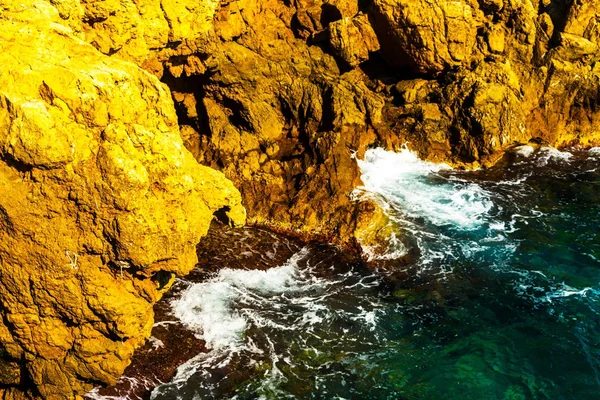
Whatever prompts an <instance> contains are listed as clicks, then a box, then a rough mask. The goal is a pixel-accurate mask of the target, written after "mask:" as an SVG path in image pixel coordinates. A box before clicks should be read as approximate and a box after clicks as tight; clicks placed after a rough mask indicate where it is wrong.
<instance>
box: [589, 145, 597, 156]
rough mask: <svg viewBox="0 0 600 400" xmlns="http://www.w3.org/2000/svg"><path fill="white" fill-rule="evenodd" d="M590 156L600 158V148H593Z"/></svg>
mask: <svg viewBox="0 0 600 400" xmlns="http://www.w3.org/2000/svg"><path fill="white" fill-rule="evenodd" d="M589 154H590V155H592V156H600V147H592V148H591V149H590V150H589Z"/></svg>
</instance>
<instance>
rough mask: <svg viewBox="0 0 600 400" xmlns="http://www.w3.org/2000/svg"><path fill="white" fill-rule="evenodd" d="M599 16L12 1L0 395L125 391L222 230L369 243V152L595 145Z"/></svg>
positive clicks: (495, 154)
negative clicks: (204, 249) (136, 360)
mask: <svg viewBox="0 0 600 400" xmlns="http://www.w3.org/2000/svg"><path fill="white" fill-rule="evenodd" d="M598 10H600V1H598V0H589V1H583V0H541V1H531V0H478V1H476V0H329V1H321V0H200V1H191V0H179V1H169V0H159V1H148V0H133V1H117V0H95V1H92V0H47V1H46V0H21V1H15V0H0V187H1V188H2V190H0V316H1V319H0V396H1V397H2V398H4V399H22V398H38V397H43V398H57V399H58V398H61V399H62V398H75V397H80V396H82V395H83V394H85V393H86V392H87V391H89V390H90V389H91V388H92V387H93V386H94V385H97V384H107V385H110V384H114V382H115V381H116V380H117V378H118V377H119V376H120V375H121V374H122V372H123V370H124V369H125V367H126V366H127V365H128V364H129V362H130V359H131V357H132V354H133V352H134V350H135V349H136V348H138V347H140V346H141V345H143V344H144V342H145V341H146V339H147V338H148V337H149V335H150V329H151V327H152V324H153V320H154V314H153V309H152V307H153V305H154V303H156V301H158V299H160V297H161V296H162V294H163V293H164V292H165V290H167V289H168V288H169V287H170V285H171V284H172V282H173V279H174V276H175V275H184V274H186V273H188V272H189V271H190V270H191V269H192V268H193V267H194V265H195V264H196V263H197V255H196V252H195V249H196V245H197V243H198V242H199V241H200V240H201V237H202V236H204V235H205V234H206V232H207V230H208V228H209V225H210V222H211V220H212V219H213V217H215V216H216V217H217V218H219V219H221V220H223V221H225V222H226V223H228V224H230V225H233V226H238V225H243V224H244V223H245V221H246V212H247V214H248V221H250V222H252V223H256V224H264V225H268V226H271V227H274V228H277V229H284V230H289V231H295V232H299V233H302V234H305V235H317V236H319V237H322V238H325V239H327V240H331V241H339V242H346V243H347V242H349V241H352V239H353V238H355V237H358V238H362V239H363V240H372V239H369V238H370V237H371V236H374V237H376V236H377V232H376V231H375V232H372V230H373V229H375V228H372V227H373V226H377V220H378V218H382V217H383V216H382V215H379V214H381V213H380V212H378V210H376V209H375V208H374V206H372V205H369V204H368V203H356V202H353V201H352V199H351V197H350V193H351V191H352V190H353V189H354V188H355V187H356V186H359V185H360V183H361V182H360V173H359V171H358V168H357V165H356V162H355V160H354V159H353V157H355V156H358V157H361V156H362V154H363V153H364V151H365V150H366V149H367V148H369V147H373V146H380V147H385V148H388V149H399V148H401V147H402V146H403V145H405V144H406V143H408V146H409V147H410V148H411V149H413V150H415V151H417V152H418V153H419V154H420V156H421V157H424V158H427V159H431V160H436V161H445V162H448V163H450V164H452V165H454V166H457V167H466V168H473V167H478V166H488V165H491V164H493V163H495V162H496V161H497V160H498V159H499V158H500V157H502V155H503V152H504V151H505V150H506V149H509V148H511V147H513V146H515V145H518V144H525V143H528V142H530V141H533V142H535V143H544V144H549V145H552V146H556V147H564V146H582V147H589V146H593V145H599V144H600V132H599V126H600V124H599V119H600V107H599V103H598V99H599V91H600V48H599V47H598V46H599V45H600V11H598ZM238 190H239V191H238ZM242 205H243V206H242ZM244 207H245V210H244ZM365 235H366V237H365Z"/></svg>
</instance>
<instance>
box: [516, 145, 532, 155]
mask: <svg viewBox="0 0 600 400" xmlns="http://www.w3.org/2000/svg"><path fill="white" fill-rule="evenodd" d="M513 150H514V152H515V154H518V155H519V156H521V157H525V158H529V157H530V156H531V155H532V154H533V152H534V151H535V149H534V148H533V147H532V146H529V145H525V146H518V147H515V148H514V149H513Z"/></svg>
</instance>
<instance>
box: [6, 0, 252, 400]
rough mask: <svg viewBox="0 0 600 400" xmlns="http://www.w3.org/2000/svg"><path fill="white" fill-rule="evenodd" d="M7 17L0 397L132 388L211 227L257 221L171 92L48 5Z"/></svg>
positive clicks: (19, 8)
mask: <svg viewBox="0 0 600 400" xmlns="http://www.w3.org/2000/svg"><path fill="white" fill-rule="evenodd" d="M0 10H2V11H1V12H0V28H1V29H0V316H1V318H0V396H1V397H2V398H24V397H31V396H34V397H37V396H42V397H45V398H72V397H73V396H74V395H82V394H84V393H85V392H86V391H88V390H89V389H90V388H91V387H92V385H93V384H98V383H107V384H110V383H114V382H115V380H116V379H117V378H118V377H119V375H120V374H121V373H122V371H123V369H124V368H125V367H126V366H127V365H128V363H129V359H130V357H131V355H132V353H133V351H134V349H135V348H136V347H138V346H139V345H140V344H141V343H143V341H145V340H146V339H147V338H148V336H149V334H150V329H151V327H152V324H153V313H152V305H153V304H154V303H155V302H156V301H157V300H158V299H159V298H160V297H161V295H162V293H163V292H164V291H165V290H166V288H168V287H169V286H170V284H171V283H172V281H173V278H174V276H175V275H176V274H186V273H187V272H189V270H190V269H191V268H192V267H193V266H194V265H195V263H196V261H197V257H196V253H195V248H196V244H197V243H198V242H199V240H200V237H201V236H203V235H204V234H206V231H207V230H208V226H209V224H210V221H211V220H212V218H213V214H214V213H215V212H219V213H220V214H223V216H224V217H225V218H228V219H229V221H230V222H231V223H232V224H243V223H244V222H245V211H244V209H243V207H242V206H241V198H240V194H239V192H238V191H237V190H236V189H235V187H234V186H233V184H232V183H231V182H230V181H229V180H227V179H226V178H225V177H224V176H223V174H222V173H220V172H217V171H215V170H212V169H210V168H207V167H203V166H200V165H199V164H198V163H197V162H196V161H195V160H194V158H193V156H192V155H191V154H190V153H189V152H188V151H187V150H185V148H184V146H183V144H182V140H181V137H180V133H179V127H178V125H177V117H176V114H175V110H174V107H173V102H172V99H171V95H170V92H169V91H168V89H167V88H166V87H165V86H164V85H163V84H162V83H160V82H159V81H158V79H156V78H155V77H154V76H152V75H150V74H149V73H147V72H145V71H143V70H141V69H140V68H138V67H137V66H135V65H134V64H132V63H129V62H125V61H122V60H119V59H117V58H110V57H108V56H105V55H103V54H101V53H100V52H98V51H97V50H96V49H94V48H93V47H92V46H91V45H89V44H87V43H85V42H84V41H82V40H81V39H79V38H77V37H76V35H75V34H74V33H73V31H72V30H71V29H70V28H68V27H67V26H66V25H65V23H64V20H63V19H62V18H61V14H59V13H58V12H57V10H56V8H55V7H53V6H51V5H50V4H47V3H44V2H41V1H31V2H29V3H24V2H17V3H14V4H13V3H7V2H0Z"/></svg>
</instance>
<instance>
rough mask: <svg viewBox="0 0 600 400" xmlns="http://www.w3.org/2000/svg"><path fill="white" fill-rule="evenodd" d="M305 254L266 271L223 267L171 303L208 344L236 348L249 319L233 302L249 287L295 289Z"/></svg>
mask: <svg viewBox="0 0 600 400" xmlns="http://www.w3.org/2000/svg"><path fill="white" fill-rule="evenodd" d="M305 255H306V252H305V251H301V252H299V253H297V254H295V255H294V256H293V257H292V258H290V260H289V261H288V262H287V263H286V264H285V265H283V266H281V267H277V268H271V269H268V270H266V271H260V270H255V271H243V270H233V269H228V268H226V269H222V270H221V271H219V274H218V275H217V276H216V277H215V278H213V279H211V280H209V281H207V282H203V283H197V284H193V285H191V286H190V287H189V288H188V289H186V290H185V291H184V292H183V294H182V295H181V297H180V298H179V299H178V300H176V301H175V302H174V303H173V304H172V306H173V313H174V314H175V316H176V317H177V318H178V319H179V320H180V321H181V323H183V324H184V325H185V326H186V327H188V328H189V329H191V330H192V331H194V332H196V334H197V336H198V337H199V338H200V339H202V340H204V341H205V342H206V347H207V348H209V349H224V348H235V347H236V346H238V345H239V344H240V343H241V341H242V336H243V333H244V331H245V330H246V327H247V321H246V318H244V316H242V315H240V314H239V313H238V312H234V311H232V309H233V302H234V301H236V300H238V299H239V298H240V296H242V295H244V293H243V291H247V290H248V289H251V290H254V291H256V292H259V293H262V294H268V293H283V292H285V291H293V290H296V289H297V285H296V281H295V278H296V274H297V262H298V261H299V260H300V259H301V258H302V257H304V256H305ZM242 289H243V290H242Z"/></svg>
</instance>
